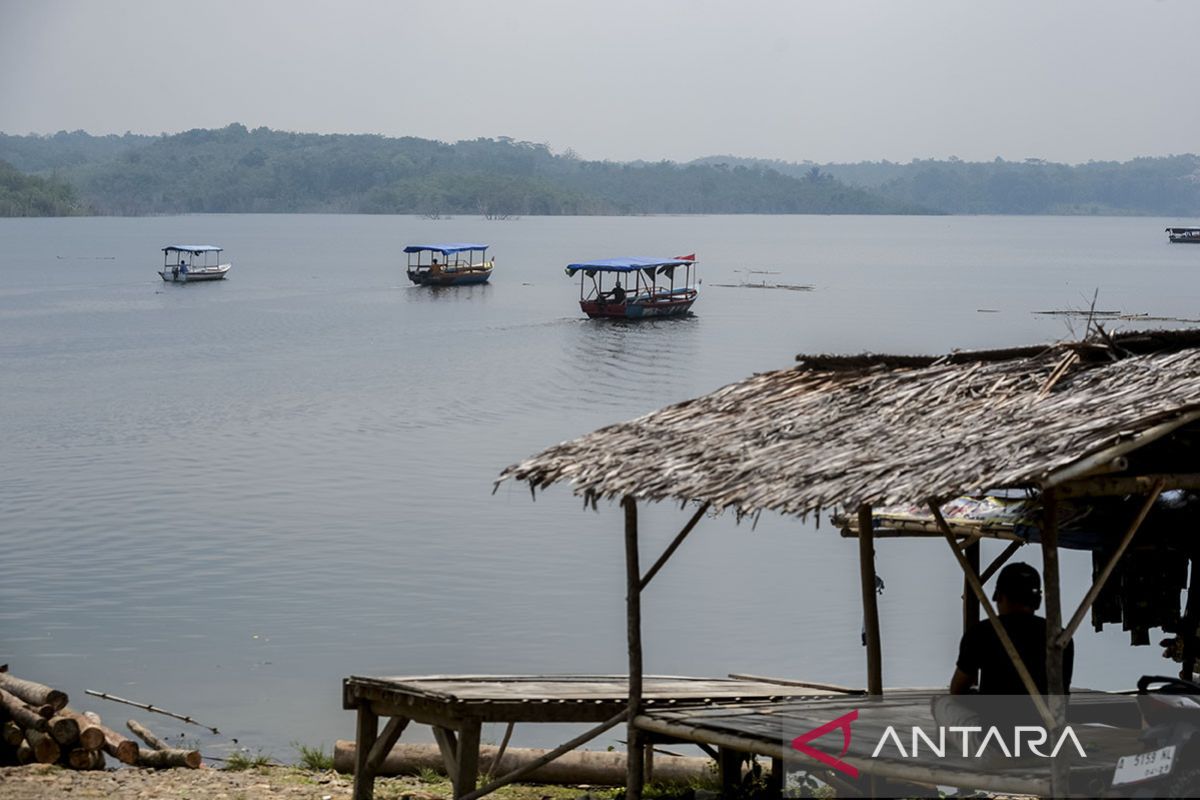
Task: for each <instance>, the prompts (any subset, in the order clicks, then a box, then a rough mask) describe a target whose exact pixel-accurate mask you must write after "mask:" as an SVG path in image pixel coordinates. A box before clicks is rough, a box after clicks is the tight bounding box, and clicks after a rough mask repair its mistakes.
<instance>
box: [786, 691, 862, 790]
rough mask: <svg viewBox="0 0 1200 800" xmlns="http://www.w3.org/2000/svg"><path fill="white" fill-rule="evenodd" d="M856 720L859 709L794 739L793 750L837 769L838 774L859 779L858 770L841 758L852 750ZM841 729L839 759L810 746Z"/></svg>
mask: <svg viewBox="0 0 1200 800" xmlns="http://www.w3.org/2000/svg"><path fill="white" fill-rule="evenodd" d="M856 719H858V709H857V708H856V709H854V710H853V711H851V712H850V713H849V714H843V715H842V716H840V717H838V718H837V719H835V720H833V721H832V722H826V723H825V724H824V725H822V726H820V727H819V728H813V729H812V730H811V731H809V732H808V733H805V734H802V735H800V736H797V737H796V738H795V739H792V749H794V750H798V751H800V752H801V753H804V755H806V756H811V757H813V758H815V759H816V760H817V761H820V762H821V763H822V764H824V765H825V766H827V767H832V768H833V769H836V770H837V771H838V772H844V773H846V774H847V775H849V776H850V777H851V778H857V777H858V768H857V767H855V766H854V765H853V764H847V763H846V762H845V761H842V759H841V756H844V755H846V753H847V752H848V751H849V750H850V723H851V722H854V720H856ZM839 729H840V730H841V731H842V752H840V753H838V757H837V758H834V757H833V756H831V755H829V754H828V753H822V752H821V751H820V750H818V749H816V748H815V747H812V746H810V745H809V742H811V741H812V740H813V739H820V738H821V737H822V736H824V735H825V734H827V733H829V732H830V731H835V730H839Z"/></svg>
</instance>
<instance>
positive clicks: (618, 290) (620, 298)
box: [609, 283, 625, 306]
mask: <svg viewBox="0 0 1200 800" xmlns="http://www.w3.org/2000/svg"><path fill="white" fill-rule="evenodd" d="M609 298H610V299H611V300H612V302H613V304H614V305H618V306H619V305H621V303H624V302H625V288H624V287H623V286H621V284H619V283H618V284H617V285H616V286H614V287H613V290H612V292H610V293H609Z"/></svg>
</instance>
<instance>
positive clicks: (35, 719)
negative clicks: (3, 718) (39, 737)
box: [0, 689, 49, 732]
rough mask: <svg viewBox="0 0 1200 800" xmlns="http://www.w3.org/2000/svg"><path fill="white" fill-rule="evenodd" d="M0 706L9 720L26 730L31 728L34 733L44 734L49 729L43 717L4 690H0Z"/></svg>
mask: <svg viewBox="0 0 1200 800" xmlns="http://www.w3.org/2000/svg"><path fill="white" fill-rule="evenodd" d="M0 706H3V707H4V712H5V713H6V714H8V717H9V719H11V720H12V721H13V722H15V723H17V724H18V725H20V726H21V727H22V728H25V729H26V730H28V729H30V728H32V729H33V730H35V731H42V732H45V730H46V729H47V728H48V727H49V724H48V723H47V722H46V718H45V717H43V716H41V715H40V714H38V713H37V712H36V711H34V710H33V709H32V708H30V707H29V706H27V705H25V703H24V702H23V701H22V700H21V698H19V697H17V696H16V695H15V694H10V693H9V692H7V691H5V690H4V689H0Z"/></svg>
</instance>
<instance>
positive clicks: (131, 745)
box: [83, 711, 139, 765]
mask: <svg viewBox="0 0 1200 800" xmlns="http://www.w3.org/2000/svg"><path fill="white" fill-rule="evenodd" d="M83 715H84V716H85V717H87V718H88V719H89V720H91V722H92V724H93V725H95V726H96V727H97V728H99V729H100V731H101V732H102V733H103V734H104V752H106V753H108V754H109V755H110V756H112V757H113V758H115V759H117V760H118V761H120V762H121V763H122V764H130V765H132V764H136V763H137V760H138V750H139V748H138V745H137V742H135V741H132V740H130V739H126V738H125V737H124V736H122V735H121V734H119V733H117V732H116V731H114V730H113V729H112V728H110V727H108V726H107V725H105V724H104V723H102V722H101V721H100V715H99V714H97V713H96V712H94V711H85V712H83Z"/></svg>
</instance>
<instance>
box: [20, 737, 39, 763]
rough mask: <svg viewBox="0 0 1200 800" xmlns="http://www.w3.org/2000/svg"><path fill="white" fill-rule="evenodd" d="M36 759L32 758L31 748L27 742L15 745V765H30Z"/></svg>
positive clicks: (23, 741) (22, 741)
mask: <svg viewBox="0 0 1200 800" xmlns="http://www.w3.org/2000/svg"><path fill="white" fill-rule="evenodd" d="M36 760H37V759H36V758H34V756H33V748H32V747H30V746H29V742H27V741H25V740H24V739H22V740H21V743H20V744H19V745H17V763H18V764H32V763H33V762H34V761H36Z"/></svg>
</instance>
